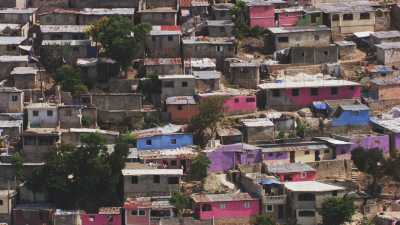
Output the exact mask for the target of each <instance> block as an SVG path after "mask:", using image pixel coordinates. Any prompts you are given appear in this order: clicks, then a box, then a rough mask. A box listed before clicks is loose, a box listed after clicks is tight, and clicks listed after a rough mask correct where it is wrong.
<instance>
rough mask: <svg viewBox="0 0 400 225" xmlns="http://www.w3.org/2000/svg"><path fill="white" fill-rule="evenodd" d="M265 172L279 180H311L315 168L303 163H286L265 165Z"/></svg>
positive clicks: (314, 173) (314, 175)
mask: <svg viewBox="0 0 400 225" xmlns="http://www.w3.org/2000/svg"><path fill="white" fill-rule="evenodd" d="M266 167H267V168H266V172H267V173H268V174H271V175H273V176H275V177H278V178H279V181H281V182H287V181H313V180H315V177H316V173H317V172H316V170H315V169H314V168H312V167H311V166H309V165H308V164H305V163H288V164H278V165H266Z"/></svg>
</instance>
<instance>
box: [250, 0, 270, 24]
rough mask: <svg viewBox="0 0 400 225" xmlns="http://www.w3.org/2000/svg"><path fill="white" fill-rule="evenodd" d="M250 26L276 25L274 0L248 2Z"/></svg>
mask: <svg viewBox="0 0 400 225" xmlns="http://www.w3.org/2000/svg"><path fill="white" fill-rule="evenodd" d="M247 9H248V17H249V23H250V27H252V28H253V27H260V28H264V29H265V28H268V27H275V6H274V5H273V4H272V2H268V1H258V0H252V1H248V2H247Z"/></svg>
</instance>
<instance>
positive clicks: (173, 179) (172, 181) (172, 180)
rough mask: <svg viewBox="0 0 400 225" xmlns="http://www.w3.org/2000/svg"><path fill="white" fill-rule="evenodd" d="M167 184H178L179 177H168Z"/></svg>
mask: <svg viewBox="0 0 400 225" xmlns="http://www.w3.org/2000/svg"><path fill="white" fill-rule="evenodd" d="M168 184H179V177H168Z"/></svg>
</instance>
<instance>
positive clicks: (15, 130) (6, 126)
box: [0, 120, 23, 138]
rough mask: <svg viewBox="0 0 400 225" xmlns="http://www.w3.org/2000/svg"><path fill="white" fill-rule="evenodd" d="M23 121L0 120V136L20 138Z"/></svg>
mask: <svg viewBox="0 0 400 225" xmlns="http://www.w3.org/2000/svg"><path fill="white" fill-rule="evenodd" d="M22 125H23V121H22V120H0V131H1V132H0V135H7V136H9V137H12V138H19V137H20V136H21V134H22V130H23V126H22Z"/></svg>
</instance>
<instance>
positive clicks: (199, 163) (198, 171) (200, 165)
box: [190, 153, 211, 180]
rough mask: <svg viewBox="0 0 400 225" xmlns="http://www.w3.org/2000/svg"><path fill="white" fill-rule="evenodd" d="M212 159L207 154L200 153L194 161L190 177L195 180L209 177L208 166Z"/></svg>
mask: <svg viewBox="0 0 400 225" xmlns="http://www.w3.org/2000/svg"><path fill="white" fill-rule="evenodd" d="M210 163H211V161H210V159H208V157H207V156H206V154H204V153H199V154H198V155H197V156H196V157H195V158H194V159H193V161H192V166H191V169H190V178H191V179H193V180H203V179H204V178H205V177H207V171H208V166H209V165H210Z"/></svg>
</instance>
